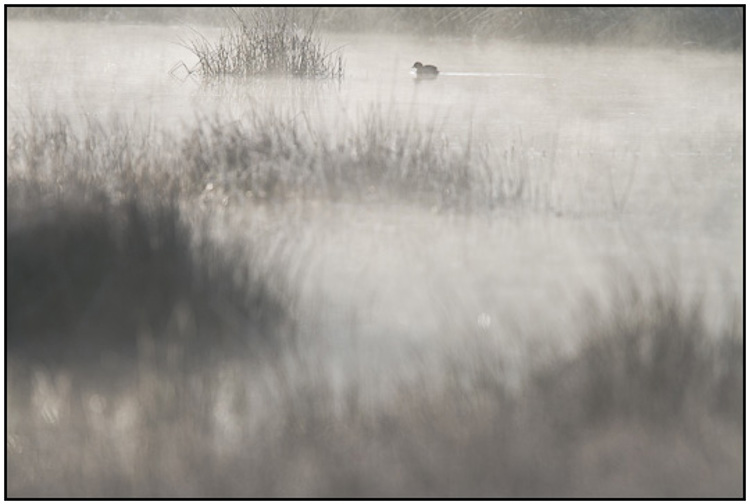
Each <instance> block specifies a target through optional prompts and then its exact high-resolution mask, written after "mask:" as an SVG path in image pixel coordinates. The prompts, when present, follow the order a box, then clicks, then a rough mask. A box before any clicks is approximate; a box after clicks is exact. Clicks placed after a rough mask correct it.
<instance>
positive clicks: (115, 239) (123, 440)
mask: <svg viewBox="0 0 750 504" xmlns="http://www.w3.org/2000/svg"><path fill="white" fill-rule="evenodd" d="M253 120H254V121H255V122H250V123H249V125H245V126H241V125H232V126H227V125H221V124H217V123H212V122H211V121H206V122H204V123H203V124H202V125H201V126H198V127H195V128H193V129H191V130H189V131H188V132H187V133H186V134H185V135H184V136H182V137H177V136H170V135H168V134H165V133H164V132H161V131H150V130H142V129H134V128H131V127H130V126H128V125H127V124H119V125H113V126H102V125H100V124H95V123H91V122H90V123H87V124H84V125H79V126H73V125H71V124H70V123H69V121H68V119H66V118H64V117H60V116H49V117H40V116H38V115H37V116H34V115H32V116H31V117H30V118H29V119H28V120H27V121H25V122H23V121H22V122H20V123H18V124H16V125H15V126H14V128H13V129H12V130H10V131H9V132H8V153H7V165H8V172H7V179H6V184H7V193H8V202H7V211H8V214H7V215H8V228H7V233H8V248H7V269H8V277H7V282H8V285H7V287H8V293H9V294H8V332H7V335H6V338H7V339H6V341H7V348H8V373H7V379H8V381H7V384H6V387H7V389H6V394H7V403H6V404H7V427H6V428H7V445H6V450H7V466H6V468H7V485H8V486H7V494H8V496H9V497H172V498H176V497H292V496H302V497H368V496H370V497H417V496H421V497H472V496H476V497H479V496H485V497H524V496H526V497H741V496H742V493H743V484H744V482H743V470H744V467H743V413H744V382H743V375H744V369H743V350H744V344H743V339H742V320H741V319H742V317H741V308H740V307H739V303H737V305H736V306H735V305H733V304H731V305H729V306H726V307H725V309H726V313H727V318H728V319H729V320H731V321H733V322H732V323H730V324H726V325H725V328H724V329H723V330H721V331H720V332H719V333H715V332H714V331H713V330H710V329H708V326H707V325H706V324H705V321H704V316H705V309H704V308H703V307H702V306H701V304H700V299H697V300H695V301H694V302H692V303H691V302H689V301H690V299H686V298H687V296H686V295H685V293H684V292H682V291H681V287H680V285H679V284H678V283H669V282H663V281H662V280H663V279H661V278H657V279H656V280H657V281H655V282H653V283H652V284H648V285H644V284H641V283H639V282H637V281H636V280H635V279H633V278H628V277H621V278H616V279H615V282H613V285H612V286H611V287H610V290H611V292H612V295H613V300H612V302H611V303H604V302H601V303H599V302H597V300H591V299H588V298H586V297H585V296H584V295H583V293H582V294H581V296H582V300H581V303H582V305H583V306H584V307H585V310H584V313H586V314H587V317H586V320H582V321H581V324H580V327H578V330H579V331H580V333H581V338H580V339H581V340H582V342H583V343H582V344H581V345H580V347H579V348H577V350H576V351H575V352H573V353H572V354H571V355H567V356H563V355H560V356H557V357H554V358H549V359H541V360H539V362H538V363H536V364H535V365H534V367H533V368H532V369H529V370H528V372H527V373H525V377H524V379H523V381H522V383H520V385H518V384H517V386H514V387H512V388H511V387H509V384H508V383H507V382H506V381H505V378H504V374H503V372H502V365H503V364H502V362H503V358H502V357H503V356H502V355H501V354H502V350H501V349H498V348H497V347H495V348H490V347H489V346H488V347H487V348H485V347H484V346H483V345H482V344H481V343H478V344H477V345H476V347H471V348H470V349H469V350H467V352H465V353H464V354H462V355H460V356H458V355H448V354H447V352H446V356H445V366H444V369H442V370H441V373H440V374H441V375H442V376H441V378H442V379H441V380H439V381H436V380H434V376H432V375H430V374H429V373H427V372H424V373H422V370H421V369H417V370H416V371H417V379H415V380H411V381H404V382H403V383H401V384H400V385H399V386H398V387H397V389H396V390H394V391H393V393H392V394H390V395H388V396H387V397H385V398H382V397H381V398H379V399H377V400H376V399H374V398H373V396H371V395H370V393H369V392H368V387H369V386H370V384H369V383H367V382H364V381H362V382H360V381H358V380H357V378H356V377H350V378H349V379H346V380H345V387H344V388H343V389H341V388H340V387H337V386H334V384H333V383H332V382H331V381H330V379H329V378H328V377H327V376H326V373H325V372H323V370H321V369H320V368H319V366H320V362H318V361H316V359H315V358H313V357H311V356H309V355H307V354H305V352H304V351H303V347H302V346H300V345H299V342H298V340H297V338H296V335H297V334H298V333H299V325H300V324H301V323H304V322H305V321H300V320H299V319H298V312H297V310H296V308H297V304H298V303H299V298H298V293H297V292H296V291H295V285H294V282H293V281H292V280H293V279H292V280H290V278H286V277H285V272H284V271H283V268H281V269H280V270H278V271H277V270H271V269H267V267H266V263H265V262H263V261H261V260H260V259H257V258H258V257H260V255H261V250H260V249H256V248H254V247H255V246H256V245H259V244H260V245H262V239H261V238H259V239H258V240H256V241H255V242H252V243H251V242H248V243H244V244H241V245H239V246H238V247H237V248H236V249H235V248H230V247H227V246H226V245H222V244H219V243H217V242H214V241H212V239H211V236H212V233H211V230H210V229H206V226H207V225H208V224H206V222H209V221H207V220H205V221H204V220H202V219H201V215H203V213H206V214H212V215H214V214H215V215H218V216H219V217H221V216H222V215H223V214H222V212H227V213H231V210H232V208H237V209H239V210H238V211H253V209H256V208H257V209H259V208H261V207H263V206H266V205H272V206H273V205H276V206H284V205H287V204H288V203H289V202H293V201H297V200H300V199H320V200H322V201H324V202H325V201H337V200H339V199H342V198H344V199H349V200H351V201H353V202H373V201H374V202H376V203H378V204H387V203H388V202H389V201H393V200H399V201H407V202H411V203H412V204H414V205H415V206H417V207H419V208H424V209H432V208H434V207H436V206H437V207H442V208H445V209H454V210H455V209H458V210H461V211H464V212H476V213H477V214H478V215H486V212H488V211H490V210H492V209H493V208H497V207H500V208H513V209H516V210H519V209H520V210H524V209H526V208H528V205H529V203H528V202H529V199H528V194H529V192H528V190H527V189H526V187H527V186H525V185H524V184H528V183H529V180H528V179H527V178H525V175H524V173H525V172H524V170H523V169H522V168H523V166H522V165H523V163H521V166H516V165H513V164H512V163H510V164H499V163H496V161H494V158H492V157H491V156H489V155H485V154H483V153H481V151H479V152H474V151H470V150H468V149H455V148H453V146H450V145H447V146H443V147H442V148H441V147H440V146H435V145H434V144H432V142H433V138H434V137H432V136H431V134H429V133H425V132H422V131H420V130H416V129H409V128H406V129H398V128H396V129H394V128H391V127H387V126H386V123H385V122H383V121H382V118H379V117H377V116H371V118H370V120H369V122H365V123H364V124H363V125H362V126H361V128H360V129H357V130H356V131H353V132H351V134H349V135H348V136H343V137H340V136H334V137H326V136H324V135H321V134H320V133H314V131H318V130H314V129H311V128H307V129H305V128H304V127H300V126H299V123H294V122H290V121H287V120H285V119H284V118H283V117H279V116H277V115H259V116H256V117H255V118H254V119H253ZM316 134H317V135H320V136H316ZM427 147H429V148H427ZM217 193H218V194H217ZM227 222H228V223H231V220H227ZM227 225H228V226H229V229H228V230H227V233H228V234H233V233H234V232H236V233H237V234H240V233H242V232H243V230H242V229H239V228H231V225H230V224H227ZM289 241H290V243H291V245H289V246H293V244H294V236H291V237H290V238H289ZM271 248H272V247H271ZM279 262H281V263H282V266H283V258H282V259H281V260H280V261H279ZM669 276H670V275H669V272H664V278H666V279H668V278H669ZM605 307H608V308H605ZM321 309H326V307H325V306H321ZM349 329H350V330H352V331H356V328H355V327H352V328H349ZM454 329H455V328H451V330H454ZM472 330H473V328H467V329H466V332H467V333H469V332H471V331H472ZM519 331H523V328H519ZM313 332H314V328H313ZM534 336H535V335H532V334H529V335H526V334H522V335H521V337H522V339H526V337H528V340H529V341H533V340H534ZM531 350H532V351H533V350H534V349H531ZM388 372H389V371H388V370H387V369H384V370H383V373H386V374H387V373H388Z"/></svg>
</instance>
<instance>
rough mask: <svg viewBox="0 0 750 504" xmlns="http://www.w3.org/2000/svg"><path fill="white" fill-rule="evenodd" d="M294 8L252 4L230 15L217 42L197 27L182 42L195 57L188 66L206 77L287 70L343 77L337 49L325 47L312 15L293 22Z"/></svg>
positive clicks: (298, 74)
mask: <svg viewBox="0 0 750 504" xmlns="http://www.w3.org/2000/svg"><path fill="white" fill-rule="evenodd" d="M294 12H295V11H294V10H290V9H271V8H263V9H256V10H253V11H251V12H250V14H249V15H248V16H247V17H246V16H243V15H242V14H241V13H240V12H239V11H238V10H237V9H232V18H231V19H230V21H229V23H228V26H227V28H226V29H225V30H224V31H223V32H222V34H221V36H220V38H219V40H218V41H217V42H211V41H209V40H208V39H207V38H206V37H204V36H202V35H201V34H199V33H197V32H196V34H197V38H195V39H193V40H191V41H189V42H187V43H186V44H185V46H186V47H187V48H188V49H189V50H190V51H191V52H192V53H193V54H194V55H195V56H197V57H198V63H197V65H196V66H195V67H194V68H193V69H191V71H196V72H197V73H198V74H199V75H200V76H201V77H204V78H206V79H216V78H221V77H230V76H231V77H256V76H263V75H289V76H294V77H309V78H317V79H339V80H340V79H342V78H343V77H344V62H343V57H342V55H341V54H340V53H339V52H338V51H336V50H334V51H329V50H328V49H327V48H326V46H325V45H324V43H323V41H322V40H321V39H320V37H319V36H318V35H317V34H316V24H315V18H314V17H313V18H312V19H311V20H310V21H308V22H307V23H306V24H304V25H303V24H302V23H301V22H297V20H296V16H295V15H294Z"/></svg>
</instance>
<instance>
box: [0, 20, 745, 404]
mask: <svg viewBox="0 0 750 504" xmlns="http://www.w3.org/2000/svg"><path fill="white" fill-rule="evenodd" d="M6 29H7V108H8V110H7V114H8V130H9V133H8V135H11V134H12V131H13V130H14V128H16V127H18V126H16V125H21V124H23V123H24V120H25V118H27V117H28V116H29V114H30V113H32V112H33V113H39V114H53V113H57V114H62V115H65V116H66V117H67V118H68V120H69V121H70V122H71V125H72V127H73V128H80V129H81V130H84V129H85V127H86V125H87V124H89V123H90V121H93V120H95V121H101V122H103V123H105V124H107V123H108V122H109V121H121V122H123V123H124V124H126V125H127V127H126V128H125V129H126V130H127V129H128V128H130V129H132V130H133V131H136V130H138V129H139V128H142V129H143V131H154V132H170V133H172V134H174V135H176V136H178V137H179V136H181V135H185V134H187V133H188V132H189V131H191V128H193V127H194V126H196V125H199V124H202V123H204V124H205V123H207V122H208V121H216V122H217V123H219V124H232V123H235V122H237V123H240V124H251V123H252V121H253V118H254V117H256V116H257V115H258V114H263V113H267V112H268V111H273V112H274V113H276V114H278V115H279V116H280V117H283V118H289V121H292V123H294V124H304V125H306V126H305V128H306V129H305V131H308V132H309V133H310V135H311V136H314V135H316V134H317V135H320V137H321V138H336V139H338V138H347V136H348V135H356V134H357V132H358V131H361V128H362V126H361V125H362V123H363V121H366V120H367V119H368V117H372V114H373V111H377V112H378V113H382V116H383V117H384V118H385V119H386V120H387V121H389V122H391V123H393V127H395V128H412V127H413V128H416V129H417V130H418V131H421V132H425V134H429V135H431V138H432V139H433V142H434V145H436V146H437V145H450V148H452V149H454V150H455V151H456V152H463V151H466V152H467V153H468V152H471V153H474V154H472V155H477V156H478V153H480V152H481V153H486V155H487V156H488V158H489V159H490V160H491V163H494V164H495V165H497V166H511V167H514V169H516V170H518V173H519V177H521V178H523V180H525V181H526V182H525V184H524V185H523V187H522V189H520V196H519V198H520V199H519V201H521V204H520V205H518V206H511V205H509V206H507V207H504V208H497V209H493V210H492V211H488V212H477V213H471V212H459V211H453V210H452V209H445V208H440V207H438V206H435V207H432V208H425V207H421V206H419V205H415V204H413V203H411V202H409V201H404V202H403V203H381V202H373V203H362V204H354V203H351V202H347V201H345V200H342V201H337V202H332V201H317V200H311V201H303V200H302V199H300V200H294V199H293V198H290V201H289V202H288V203H287V205H286V206H278V205H277V206H274V205H270V204H269V205H263V204H260V205H256V204H254V203H249V202H246V201H240V202H238V203H236V204H234V203H230V205H229V206H227V208H226V210H222V211H216V212H214V213H210V212H209V214H210V215H209V217H206V218H207V219H209V220H211V219H215V222H214V224H213V225H212V226H210V229H209V231H207V233H208V234H209V235H210V237H211V239H212V240H214V241H215V242H216V243H218V244H223V245H226V246H227V247H231V246H233V245H234V244H237V243H244V244H252V245H253V246H256V247H257V250H259V256H260V257H261V261H262V263H263V264H264V265H266V266H268V267H269V268H277V269H282V270H284V271H285V275H287V276H288V277H287V278H286V279H285V282H287V283H288V285H289V286H290V289H291V290H293V291H294V292H295V296H297V297H298V305H297V306H295V310H296V315H297V316H298V317H299V321H300V329H299V333H300V339H301V343H300V347H301V349H302V350H301V352H302V353H303V354H305V355H308V356H312V357H311V359H312V360H315V359H318V361H319V362H320V369H319V370H318V372H319V373H320V374H321V375H328V376H331V377H332V381H333V382H334V383H336V384H338V385H337V386H341V387H344V386H345V384H346V382H347V381H349V380H351V379H352V378H351V377H352V376H353V375H354V374H356V376H357V380H360V382H361V384H362V388H363V389H365V390H367V389H368V387H370V388H371V389H372V394H373V395H374V396H378V397H380V396H382V395H388V393H391V392H392V391H393V389H394V388H396V387H397V385H396V384H397V383H398V380H400V379H407V380H408V379H411V378H413V377H414V375H415V374H420V373H434V375H435V376H436V377H439V376H441V368H440V366H441V365H442V364H444V362H445V360H446V357H445V356H446V355H454V356H455V355H461V354H462V352H466V348H467V347H472V348H473V346H474V345H477V346H478V347H480V348H482V345H486V346H487V347H488V348H489V347H491V348H494V349H501V350H498V353H500V354H501V355H502V359H503V362H504V366H505V373H507V376H506V379H507V380H508V382H509V384H510V386H511V387H516V386H517V385H518V383H520V381H521V380H522V379H523V377H524V376H525V374H526V373H527V372H528V369H529V368H530V366H532V364H534V363H536V362H539V361H542V360H544V359H546V358H548V356H549V355H555V354H559V355H569V354H571V353H572V352H574V351H575V349H576V348H577V344H578V342H579V341H578V340H579V337H580V334H579V329H580V327H581V322H582V317H584V316H585V315H583V314H585V313H586V307H585V303H583V305H582V297H583V296H584V295H589V294H590V295H593V296H594V298H596V299H598V300H599V301H600V302H601V303H602V305H607V303H609V302H610V301H609V298H608V292H609V291H610V290H611V287H612V284H613V283H614V284H617V282H618V277H619V275H620V273H623V274H628V275H631V276H632V278H634V279H636V280H643V281H644V282H647V281H650V280H651V279H652V278H653V276H654V273H655V272H656V273H663V274H664V275H665V276H673V277H675V278H676V279H677V280H676V281H677V283H678V285H679V286H680V292H681V294H682V295H684V296H685V297H686V298H688V299H690V298H693V297H699V298H701V299H703V302H704V305H703V306H704V310H705V313H706V323H707V324H708V325H709V327H710V328H711V330H714V331H717V332H720V331H721V330H723V328H725V327H726V326H728V325H729V324H731V321H730V320H728V319H727V310H726V309H727V306H729V305H731V304H732V303H733V302H735V300H736V299H741V298H742V280H743V276H744V270H743V247H742V240H743V214H742V206H743V205H742V201H743V187H742V181H743V175H742V174H743V156H742V152H743V150H742V149H743V143H742V142H743V138H742V132H743V123H742V111H741V108H740V104H741V103H742V100H743V86H742V80H743V79H742V77H743V71H744V69H743V63H742V54H741V53H739V52H738V53H718V52H709V51H697V50H696V51H688V50H676V49H653V48H619V47H597V46H593V47H581V46H573V45H570V46H563V45H558V46H556V45H531V44H523V43H510V42H500V41H476V40H474V41H472V40H441V39H437V40H426V39H422V38H418V37H411V36H396V35H384V34H378V35H374V34H358V35H352V34H341V33H331V34H325V33H324V34H323V38H324V40H326V44H327V46H328V47H329V48H330V49H331V50H333V49H336V48H340V50H341V52H342V54H343V55H344V61H345V78H344V79H343V80H341V81H332V82H320V81H315V80H306V79H293V78H287V77H281V76H279V77H267V78H254V79H242V80H239V79H226V80H223V81H221V82H215V83H210V84H208V83H205V82H201V81H200V79H199V78H198V77H197V76H196V75H189V74H188V73H187V70H186V69H189V68H193V66H194V65H195V64H196V57H195V56H194V55H193V54H191V53H190V51H189V50H187V49H186V48H185V47H184V46H183V45H182V42H184V41H185V40H188V39H189V38H190V37H191V36H192V32H191V31H190V30H189V29H187V27H186V26H168V25H160V26H153V25H118V24H112V25H110V24H99V23H87V24H83V23H57V22H45V23H37V22H31V21H10V22H9V23H8V24H7V28H6ZM198 29H199V31H200V33H201V34H203V35H204V36H205V37H206V38H208V39H211V40H213V39H215V38H216V37H218V35H219V32H220V30H219V29H216V28H212V27H199V28H198ZM415 61H422V62H423V63H425V64H434V65H437V66H438V68H439V69H440V71H441V73H440V75H439V76H438V78H437V79H435V80H430V81H426V80H424V81H421V80H416V79H415V78H414V76H413V75H412V74H411V73H410V71H409V69H410V67H411V66H412V64H413V63H414V62H415ZM178 62H183V63H184V65H185V68H182V69H180V68H175V65H176V64H177V63H178ZM152 138H153V142H155V143H156V144H157V145H158V142H159V135H157V134H154V135H153V137H152ZM394 148H396V146H394ZM220 182H221V181H219V180H216V181H212V184H214V183H215V184H216V185H217V186H218V185H219V184H220ZM227 197H228V198H233V197H234V196H233V195H232V194H231V193H230V194H228V196H227ZM229 201H230V202H231V201H234V200H231V199H230V200H229ZM184 211H185V213H186V215H188V216H193V215H194V214H195V215H198V214H200V210H198V209H191V208H186V209H184ZM190 218H193V217H189V219H190ZM195 219H198V217H195ZM609 308H612V307H609ZM467 328H469V329H467ZM709 332H710V331H709Z"/></svg>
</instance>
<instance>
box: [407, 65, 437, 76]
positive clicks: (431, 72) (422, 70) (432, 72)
mask: <svg viewBox="0 0 750 504" xmlns="http://www.w3.org/2000/svg"><path fill="white" fill-rule="evenodd" d="M411 68H412V70H414V71H415V72H416V74H417V77H421V78H427V79H430V78H432V79H434V78H435V77H437V75H438V74H439V73H440V72H439V71H438V69H437V67H436V66H435V65H423V64H422V63H420V62H419V61H417V62H416V63H414V66H412V67H411Z"/></svg>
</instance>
